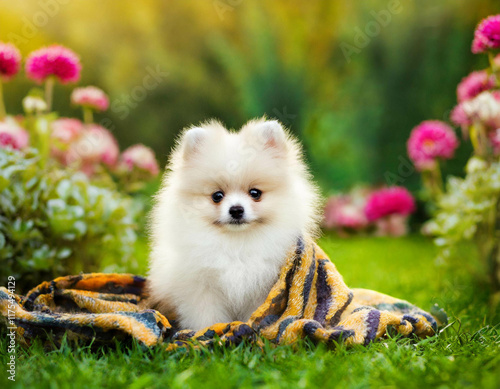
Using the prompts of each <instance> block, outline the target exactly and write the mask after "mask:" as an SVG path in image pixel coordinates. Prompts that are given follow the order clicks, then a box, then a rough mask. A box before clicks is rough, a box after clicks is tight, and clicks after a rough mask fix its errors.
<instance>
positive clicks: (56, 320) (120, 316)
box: [0, 239, 446, 350]
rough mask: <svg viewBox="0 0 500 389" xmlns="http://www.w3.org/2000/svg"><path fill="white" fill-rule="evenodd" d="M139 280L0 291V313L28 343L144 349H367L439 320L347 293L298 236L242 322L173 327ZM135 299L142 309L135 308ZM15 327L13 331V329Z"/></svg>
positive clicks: (387, 300)
mask: <svg viewBox="0 0 500 389" xmlns="http://www.w3.org/2000/svg"><path fill="white" fill-rule="evenodd" d="M145 284H146V279H144V278H142V277H139V276H135V275H131V274H103V273H90V274H80V275H76V276H67V277H59V278H56V279H55V280H53V281H50V282H44V283H42V284H40V285H39V286H37V287H36V288H34V289H32V290H31V291H30V292H29V293H28V294H27V295H26V296H17V295H14V294H12V293H11V291H9V290H7V289H6V288H4V287H2V288H0V313H1V315H2V316H3V318H4V319H5V321H6V322H7V327H8V328H9V329H10V330H11V331H14V330H15V331H16V333H17V335H18V337H19V338H20V339H21V340H22V341H24V342H27V343H29V342H30V340H31V339H33V338H35V337H40V338H43V339H47V338H48V337H50V338H51V339H53V340H54V341H56V342H57V341H59V340H60V339H61V338H62V337H63V336H64V335H66V336H68V338H69V339H76V340H79V341H83V342H84V343H90V342H93V344H106V343H110V342H113V341H114V339H118V340H125V339H127V340H130V339H132V338H135V339H136V340H138V341H139V342H140V343H141V344H144V345H146V346H155V345H158V344H162V343H165V344H168V347H167V349H168V350H172V349H176V348H179V347H185V346H186V345H190V344H196V345H204V346H209V345H212V344H214V343H220V344H238V343H240V342H242V341H243V340H248V341H258V340H259V339H261V338H265V339H268V340H270V341H271V342H274V343H278V344H290V343H293V342H295V341H296V340H298V339H300V338H304V337H308V338H310V339H312V340H313V341H315V342H324V343H329V344H331V343H334V342H344V343H346V344H348V345H352V344H364V345H366V344H369V343H370V342H372V341H374V340H375V339H378V338H381V337H383V336H385V335H387V333H388V331H389V330H390V329H392V330H393V331H394V332H396V333H399V334H402V335H403V336H410V335H415V336H417V337H426V336H431V335H434V334H435V333H436V331H437V328H438V325H440V324H445V323H444V321H445V320H446V316H445V315H443V314H442V313H441V315H436V316H439V318H440V319H441V320H437V318H436V317H434V316H432V315H431V314H429V313H427V312H425V311H423V310H421V309H419V308H418V307H416V306H414V305H412V304H410V303H408V302H407V301H404V300H400V299H397V298H394V297H391V296H387V295H384V294H382V293H378V292H375V291H371V290H367V289H349V288H348V287H347V285H346V284H345V283H344V280H343V278H342V276H341V275H340V273H339V272H338V271H337V269H336V267H335V265H334V264H333V263H332V262H331V261H330V260H329V259H328V257H327V256H326V254H325V253H324V252H323V251H322V250H321V249H320V248H319V246H318V245H316V244H315V243H314V242H312V241H306V240H303V239H299V240H298V243H297V246H296V249H295V251H294V252H293V253H292V254H291V255H290V256H289V257H288V258H287V260H286V263H285V265H284V266H283V268H282V270H281V272H280V275H279V278H278V280H277V282H276V283H275V284H274V286H273V287H272V289H271V291H270V292H269V295H268V297H267V299H266V301H265V302H264V303H263V304H262V305H261V306H260V307H259V308H258V309H257V310H256V311H255V312H254V313H253V314H252V316H251V317H250V320H249V321H248V322H246V323H244V322H232V323H218V324H215V325H213V326H210V327H208V328H205V329H203V330H200V331H191V330H177V329H176V328H175V322H174V321H173V322H172V323H171V322H170V321H169V320H168V318H166V317H164V316H163V315H162V314H161V313H159V312H158V311H155V310H153V309H143V307H142V306H143V304H144V301H145V300H146V298H147V294H146V288H145ZM141 302H142V304H141ZM14 328H15V329H14Z"/></svg>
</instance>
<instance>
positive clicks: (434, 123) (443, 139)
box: [407, 120, 458, 170]
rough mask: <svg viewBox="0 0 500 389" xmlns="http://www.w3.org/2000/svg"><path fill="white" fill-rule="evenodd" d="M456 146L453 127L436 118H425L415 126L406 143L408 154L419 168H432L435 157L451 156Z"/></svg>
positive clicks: (456, 140)
mask: <svg viewBox="0 0 500 389" xmlns="http://www.w3.org/2000/svg"><path fill="white" fill-rule="evenodd" d="M457 147H458V139H457V136H456V135H455V132H454V131H453V129H452V128H451V127H450V126H449V125H447V124H446V123H443V122H440V121H438V120H427V121H424V122H422V123H421V124H419V125H418V126H416V127H415V128H414V129H413V130H412V132H411V134H410V138H409V139H408V143H407V148H408V155H409V156H410V158H411V160H412V161H413V163H414V164H415V166H416V167H417V169H419V170H427V169H430V168H433V166H434V164H435V163H436V159H437V158H441V159H449V158H452V157H453V154H454V153H455V149H456V148H457Z"/></svg>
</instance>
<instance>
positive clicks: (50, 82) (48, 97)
mask: <svg viewBox="0 0 500 389" xmlns="http://www.w3.org/2000/svg"><path fill="white" fill-rule="evenodd" d="M54 82H55V81H54V77H49V78H47V81H45V102H46V103H47V112H50V111H52V96H53V94H54Z"/></svg>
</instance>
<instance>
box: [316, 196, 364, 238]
mask: <svg viewBox="0 0 500 389" xmlns="http://www.w3.org/2000/svg"><path fill="white" fill-rule="evenodd" d="M365 201H366V198H365V197H364V196H362V195H360V194H359V193H356V192H354V193H351V194H350V195H339V196H332V197H330V198H329V199H328V202H327V204H326V208H325V226H326V227H327V228H335V229H337V230H338V231H339V232H344V231H345V230H362V229H364V228H365V227H367V226H368V219H367V218H366V216H365V212H364V205H365Z"/></svg>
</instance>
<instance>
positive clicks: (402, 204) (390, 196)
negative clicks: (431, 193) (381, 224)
mask: <svg viewBox="0 0 500 389" xmlns="http://www.w3.org/2000/svg"><path fill="white" fill-rule="evenodd" d="M415 207H416V206H415V200H414V199H413V196H412V195H411V193H410V192H409V191H408V190H407V189H406V188H403V187H400V186H393V187H390V188H383V189H379V190H377V191H375V192H373V193H372V194H371V195H370V197H369V198H368V200H367V202H366V206H365V214H366V217H367V218H368V220H369V221H375V220H378V219H380V218H383V217H386V216H389V215H393V214H397V215H403V216H406V215H409V214H410V213H412V212H414V211H415Z"/></svg>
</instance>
